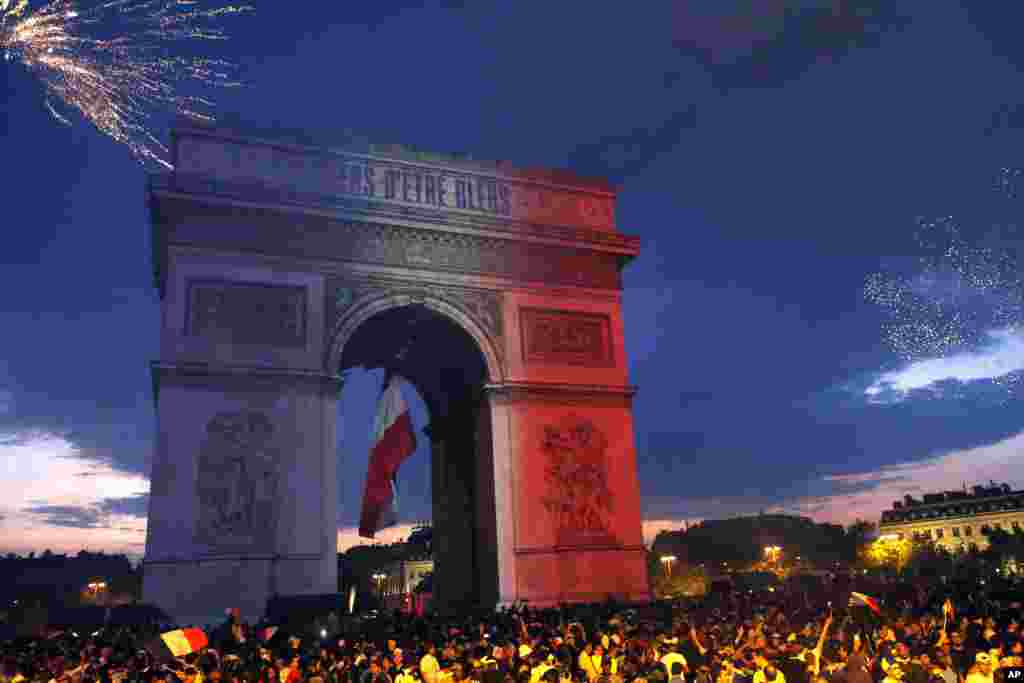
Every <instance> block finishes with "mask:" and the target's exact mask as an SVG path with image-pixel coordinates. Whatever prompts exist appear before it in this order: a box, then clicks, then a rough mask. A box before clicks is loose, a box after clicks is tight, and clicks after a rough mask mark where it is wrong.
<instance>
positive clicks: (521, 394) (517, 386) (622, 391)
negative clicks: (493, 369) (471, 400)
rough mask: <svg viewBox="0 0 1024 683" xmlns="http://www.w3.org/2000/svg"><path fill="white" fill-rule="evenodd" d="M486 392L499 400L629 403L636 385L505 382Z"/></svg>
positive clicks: (491, 387) (485, 388)
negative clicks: (567, 400) (609, 401)
mask: <svg viewBox="0 0 1024 683" xmlns="http://www.w3.org/2000/svg"><path fill="white" fill-rule="evenodd" d="M483 391H484V393H486V394H488V395H490V396H493V397H495V398H497V399H499V400H523V399H533V400H556V401H564V400H566V399H571V400H584V401H595V400H611V401H616V402H617V401H623V402H626V403H629V402H630V401H632V400H633V396H635V395H636V392H637V387H635V386H629V385H627V386H614V385H599V384H560V383H551V382H505V383H503V384H487V385H485V386H484V387H483Z"/></svg>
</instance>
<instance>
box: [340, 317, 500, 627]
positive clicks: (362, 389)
mask: <svg viewBox="0 0 1024 683" xmlns="http://www.w3.org/2000/svg"><path fill="white" fill-rule="evenodd" d="M386 370H387V371H391V372H393V373H395V374H397V375H399V376H401V377H403V378H404V379H405V380H407V382H408V385H407V386H405V387H404V388H403V394H404V395H405V396H406V402H407V404H409V405H410V409H411V411H412V413H413V424H414V426H415V427H416V429H417V434H416V437H417V451H416V453H414V455H413V456H412V458H410V460H409V461H407V462H406V463H405V464H403V466H402V468H401V469H400V470H399V475H398V479H399V485H398V488H399V524H413V523H415V522H418V521H420V520H423V519H424V514H423V513H424V512H425V511H426V512H428V515H429V518H430V521H431V523H432V527H433V537H432V543H431V555H432V559H433V561H434V568H433V582H432V583H433V590H432V602H433V604H434V605H435V606H437V607H438V608H440V609H459V608H466V607H470V606H481V605H486V606H493V605H495V604H496V603H497V600H498V561H497V543H496V536H497V533H496V530H497V524H496V519H495V500H494V493H495V492H494V464H493V449H492V447H491V429H490V408H489V406H488V404H487V399H486V398H485V396H484V393H483V387H484V385H485V384H486V383H487V381H488V379H489V378H488V372H487V364H486V361H485V357H484V355H483V353H482V352H481V349H480V348H479V346H478V344H477V342H476V340H474V339H473V337H472V336H470V334H469V333H468V332H467V331H466V330H465V329H463V328H462V327H461V326H460V325H459V324H458V323H456V322H455V321H453V320H452V319H450V318H449V317H447V316H446V315H444V314H442V313H439V312H437V311H435V310H433V309H431V308H429V307H427V306H426V305H423V304H409V305H405V306H399V307H394V308H389V309H386V310H384V311H381V312H379V313H377V314H375V315H373V316H372V317H370V318H369V319H367V320H365V321H364V322H362V323H361V324H360V325H359V327H358V328H357V329H356V330H355V331H354V332H353V333H352V335H351V336H350V337H349V339H348V340H347V341H346V342H345V346H344V348H343V349H342V350H341V360H340V371H341V372H342V373H343V374H347V375H350V376H351V375H352V374H355V373H360V372H361V373H364V374H363V379H362V381H360V382H359V383H358V384H359V386H358V387H353V391H358V394H359V395H358V396H356V395H352V394H348V395H346V394H345V393H344V392H343V396H342V400H341V402H340V406H341V412H340V414H339V434H340V435H341V436H342V440H341V450H342V452H341V454H340V455H341V462H340V465H341V466H340V468H339V471H340V472H341V473H342V474H341V477H342V478H343V479H344V480H345V481H346V482H347V484H346V485H343V486H342V491H343V492H344V493H343V495H342V497H341V498H342V500H341V512H342V514H343V516H344V518H343V519H342V520H341V522H342V524H343V525H349V524H354V523H356V522H357V520H358V514H359V507H360V505H361V503H362V485H363V483H364V482H365V478H366V466H367V462H368V457H369V450H368V449H369V443H368V440H364V439H362V438H361V437H362V436H363V432H366V433H367V434H368V433H369V430H370V425H371V423H372V415H373V413H374V410H375V407H376V401H377V399H378V398H379V395H380V392H381V390H382V389H383V387H382V380H383V377H384V371H386ZM371 378H372V379H371ZM366 380H369V381H366ZM353 401H356V402H357V405H356V409H355V410H353V409H351V408H350V409H349V410H345V407H346V405H348V406H351V405H352V402H353ZM424 459H427V460H429V468H427V467H424V464H425V463H424V462H423V460H424ZM428 472H429V479H427V478H426V475H427V473H428ZM356 482H358V486H355V484H356ZM427 490H429V491H430V496H429V498H430V504H429V508H427V509H426V510H425V508H426V506H425V505H423V495H422V493H423V492H425V491H427ZM356 491H358V493H356ZM403 492H404V493H403ZM365 542H370V541H368V540H367V541H365Z"/></svg>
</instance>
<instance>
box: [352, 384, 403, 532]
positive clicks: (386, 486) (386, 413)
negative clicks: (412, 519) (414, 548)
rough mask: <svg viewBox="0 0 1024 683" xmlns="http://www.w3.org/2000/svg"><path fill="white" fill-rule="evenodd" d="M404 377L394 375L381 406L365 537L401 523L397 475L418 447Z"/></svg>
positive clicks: (362, 520)
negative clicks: (403, 389) (401, 383)
mask: <svg viewBox="0 0 1024 683" xmlns="http://www.w3.org/2000/svg"><path fill="white" fill-rule="evenodd" d="M400 379H401V378H400V377H399V376H398V375H393V376H392V377H391V379H390V381H389V382H388V385H387V387H386V388H385V389H384V393H383V394H381V397H380V403H379V404H378V405H377V419H376V422H375V423H374V428H373V446H372V447H371V449H370V464H369V467H368V468H367V471H366V490H365V492H364V493H363V509H362V513H361V514H360V516H359V535H360V536H363V537H364V538H373V537H374V535H375V534H376V533H377V532H378V531H380V530H381V529H386V528H387V527H389V526H394V525H395V524H397V522H398V507H397V503H398V496H397V493H396V490H395V477H396V476H397V475H398V467H399V465H401V464H402V462H403V461H405V459H406V458H408V457H409V456H410V455H412V453H413V451H415V450H416V435H415V433H414V432H413V429H412V417H411V416H410V415H409V406H407V405H406V404H405V399H404V398H402V392H401V390H400V389H399V381H400Z"/></svg>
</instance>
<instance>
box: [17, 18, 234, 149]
mask: <svg viewBox="0 0 1024 683" xmlns="http://www.w3.org/2000/svg"><path fill="white" fill-rule="evenodd" d="M251 9H252V8H251V7H250V6H245V5H217V6H209V5H206V4H205V3H204V2H203V0H108V1H107V2H100V3H89V2H83V3H78V2H73V1H72V0H54V1H53V2H50V3H49V4H46V5H44V6H42V7H40V8H38V9H35V10H33V9H32V8H31V7H29V2H28V0H0V52H2V53H3V55H4V58H5V60H6V61H8V62H19V63H21V64H23V65H24V66H25V67H26V68H27V69H28V71H29V72H30V73H32V75H33V76H35V77H36V78H37V79H38V80H39V81H40V82H41V83H42V84H43V86H44V88H45V90H46V95H47V101H46V106H47V108H48V109H49V111H50V113H51V114H52V115H53V117H54V118H55V119H57V120H58V121H60V122H62V123H64V124H69V123H70V121H69V115H70V113H71V112H75V111H77V112H78V113H79V114H81V115H82V116H83V117H84V118H85V119H86V120H88V121H89V122H90V123H92V125H94V126H95V127H96V128H97V129H98V130H99V131H100V132H102V133H104V134H106V135H108V136H110V137H111V138H113V139H114V140H116V141H117V142H120V143H122V144H124V145H126V146H127V147H128V148H129V149H130V150H131V151H132V154H134V156H135V157H136V159H138V160H139V161H140V162H142V163H143V164H145V165H156V166H162V167H164V168H170V167H171V166H170V163H169V161H168V160H167V156H168V155H167V148H166V147H165V146H164V145H163V144H162V143H161V142H160V140H159V138H158V137H157V134H156V132H155V131H154V123H153V122H154V121H155V120H157V119H158V117H159V116H160V115H161V114H166V113H172V112H173V113H175V114H180V115H184V116H188V117H192V118H198V119H203V120H212V119H213V118H214V116H213V109H214V104H213V102H212V101H211V100H210V99H208V98H207V97H205V96H204V95H203V93H204V92H206V91H208V90H209V89H210V88H217V87H222V88H230V87H236V86H238V85H240V82H239V80H238V78H237V75H236V73H237V69H236V67H235V65H233V64H232V63H230V62H228V61H226V60H221V59H211V58H207V57H204V56H197V55H194V54H189V53H190V52H192V51H193V50H194V49H195V48H190V47H188V44H189V43H202V42H204V41H219V40H224V39H225V38H226V37H227V36H226V34H225V33H224V32H223V30H222V29H220V28H219V27H218V25H217V22H218V21H219V20H220V19H221V18H223V17H225V16H227V15H232V14H240V13H243V12H248V11H251Z"/></svg>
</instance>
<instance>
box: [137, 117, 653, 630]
mask: <svg viewBox="0 0 1024 683" xmlns="http://www.w3.org/2000/svg"><path fill="white" fill-rule="evenodd" d="M172 145H173V154H174V167H175V170H174V171H173V172H171V173H168V174H163V175H157V176H153V177H151V179H150V184H149V188H148V202H149V208H150V212H151V223H152V229H153V247H154V265H155V271H156V285H157V287H158V289H159V291H160V295H161V301H162V304H161V308H162V329H161V351H160V359H159V360H158V361H156V362H154V363H153V367H152V371H153V379H154V391H155V401H156V409H157V418H158V421H157V422H158V438H157V448H156V454H155V459H154V463H153V470H152V471H153V475H152V486H151V497H150V511H149V526H148V532H147V539H146V558H145V561H144V579H143V598H144V600H145V601H147V602H151V603H154V604H156V605H159V606H161V607H162V608H164V609H165V610H167V611H168V612H169V613H170V614H172V615H174V616H175V617H176V618H178V619H180V620H182V621H196V622H198V621H202V620H205V619H209V618H211V617H213V616H215V615H216V614H217V613H218V611H219V610H222V609H224V608H228V607H239V608H240V609H241V610H242V613H243V616H244V617H245V618H248V619H256V618H257V617H259V616H260V615H261V614H262V611H263V608H264V605H265V604H266V600H267V598H268V597H270V596H271V595H275V594H279V595H295V594H315V593H331V592H334V591H335V590H336V586H337V561H336V552H337V547H336V546H337V521H336V514H337V508H338V486H337V475H338V469H337V468H338V466H339V456H338V453H337V447H336V430H337V424H336V422H337V410H338V395H339V390H340V386H341V381H342V380H341V377H342V373H343V371H344V370H346V369H348V368H351V367H356V366H363V367H367V368H373V367H383V366H386V367H390V368H392V369H395V370H397V371H399V372H400V373H401V374H402V375H403V376H405V377H407V378H409V380H410V381H411V382H412V383H413V384H414V385H415V386H416V388H417V390H418V391H419V393H420V395H421V396H422V397H423V399H424V401H425V403H426V404H427V407H428V410H429V413H430V425H429V427H428V430H427V431H428V433H429V439H430V441H431V468H432V476H433V491H434V550H435V557H436V565H435V583H434V601H435V603H436V604H440V605H448V606H450V607H458V606H461V605H469V604H488V605H497V604H508V603H511V602H513V601H516V600H528V601H529V602H530V603H531V604H535V605H544V604H554V603H558V602H563V601H565V602H573V601H592V600H603V599H605V598H607V597H608V596H610V595H613V596H617V597H618V598H619V599H626V600H631V599H647V597H648V595H649V594H648V587H647V579H646V576H647V572H646V565H645V559H644V557H645V555H644V549H643V544H642V535H641V525H640V504H639V487H638V483H637V475H636V455H635V450H634V448H635V447H634V435H633V423H632V409H631V404H632V397H633V394H634V388H633V387H631V386H630V384H629V377H628V372H627V364H626V356H625V351H624V347H623V322H622V299H621V294H622V291H621V290H622V284H621V270H622V268H623V267H624V266H625V265H626V264H627V263H628V262H629V261H630V260H631V259H632V258H634V257H635V256H636V255H637V253H638V251H639V244H638V240H637V239H636V238H635V237H630V236H626V235H623V234H621V233H620V232H619V231H618V230H617V229H616V225H615V217H614V216H615V193H614V190H613V188H611V187H610V186H608V185H607V184H606V183H604V182H601V181H594V180H585V179H581V178H578V177H576V176H574V175H571V174H568V173H563V172H554V171H546V170H545V171H538V170H524V169H516V168H511V167H509V166H508V165H506V164H503V163H500V162H477V161H471V160H468V159H465V158H457V157H451V156H448V157H445V156H438V155H430V156H427V155H424V154H421V153H418V152H415V151H413V150H410V149H407V148H401V147H395V146H375V145H372V144H368V143H365V142H361V141H358V140H347V141H345V143H344V144H342V145H339V146H338V147H335V148H323V147H317V146H313V145H309V144H302V142H301V141H299V142H296V141H294V140H288V139H286V136H282V135H280V134H275V135H273V136H260V135H258V134H252V133H248V134H240V133H238V132H235V131H231V130H227V129H223V128H215V127H197V126H196V125H195V124H189V125H184V126H179V127H178V128H177V129H176V130H175V132H174V135H173V140H172ZM345 466H346V464H345V463H344V462H342V463H341V467H345ZM364 474H365V473H363V472H359V473H356V472H353V473H352V476H360V477H361V476H364Z"/></svg>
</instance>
